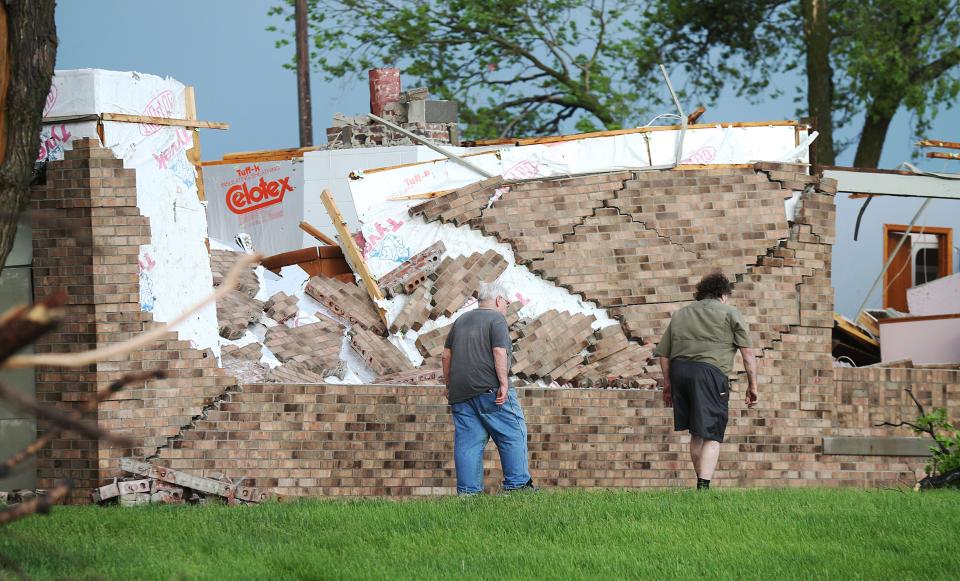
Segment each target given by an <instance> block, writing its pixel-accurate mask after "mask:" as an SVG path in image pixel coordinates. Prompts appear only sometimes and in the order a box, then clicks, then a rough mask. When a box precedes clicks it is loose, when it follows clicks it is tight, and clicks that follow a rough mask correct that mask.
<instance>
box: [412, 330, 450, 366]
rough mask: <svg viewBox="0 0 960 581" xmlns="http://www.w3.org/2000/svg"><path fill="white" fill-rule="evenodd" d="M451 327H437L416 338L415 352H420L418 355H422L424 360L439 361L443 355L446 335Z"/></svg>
mask: <svg viewBox="0 0 960 581" xmlns="http://www.w3.org/2000/svg"><path fill="white" fill-rule="evenodd" d="M451 327H452V325H444V326H442V327H437V328H436V329H433V330H431V331H427V332H426V333H423V334H421V335H419V336H418V337H417V341H416V345H417V350H418V351H420V355H423V358H424V359H427V360H430V359H432V360H434V361H439V358H440V356H441V355H442V354H443V344H444V342H445V341H446V340H447V334H448V333H449V332H450V329H451Z"/></svg>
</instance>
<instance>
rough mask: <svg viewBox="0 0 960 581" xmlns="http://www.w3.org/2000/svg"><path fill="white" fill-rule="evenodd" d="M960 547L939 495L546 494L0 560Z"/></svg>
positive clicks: (894, 556) (6, 544) (405, 570)
mask: <svg viewBox="0 0 960 581" xmlns="http://www.w3.org/2000/svg"><path fill="white" fill-rule="evenodd" d="M958 539H960V493H957V492H949V491H948V492H934V493H925V494H918V493H914V492H901V491H860V490H716V491H712V492H711V493H707V494H697V493H695V492H692V491H664V492H626V491H625V492H584V491H545V492H541V493H539V494H525V495H513V496H507V497H501V496H487V497H479V498H465V499H460V498H443V499H436V500H419V501H400V502H398V501H386V500H360V501H323V500H316V501H300V502H292V503H281V504H278V503H271V504H267V505H263V506H250V507H225V506H205V507H192V506H145V507H136V508H119V507H112V506H110V507H97V506H84V507H57V508H55V509H54V511H53V513H52V514H51V515H49V516H47V517H32V518H30V519H27V520H24V521H20V522H17V523H15V524H13V525H11V526H8V527H5V528H3V529H0V554H3V555H4V556H5V557H6V558H8V559H11V560H14V561H16V562H17V563H19V564H20V566H21V567H22V568H23V569H24V571H25V572H26V573H27V574H28V575H29V576H31V577H33V578H37V579H52V578H63V577H69V578H74V579H92V578H108V579H124V578H125V579H284V578H312V579H317V578H332V579H398V578H402V579H443V578H452V577H458V578H468V579H476V578H481V579H502V578H507V579H510V578H528V579H532V578H540V579H613V578H640V577H644V578H658V579H674V578H682V579H717V578H722V579H747V578H752V579H796V578H799V579H811V578H820V579H848V578H867V579H898V580H900V579H933V578H944V579H947V578H949V579H957V578H958V577H960V549H958V546H957V541H958ZM4 576H8V577H12V576H11V575H10V574H9V571H0V579H2V578H4Z"/></svg>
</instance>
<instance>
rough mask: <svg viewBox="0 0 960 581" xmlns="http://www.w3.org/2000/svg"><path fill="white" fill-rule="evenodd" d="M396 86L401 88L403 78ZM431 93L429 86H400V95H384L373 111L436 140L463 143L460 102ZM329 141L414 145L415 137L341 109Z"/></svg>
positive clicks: (339, 146) (341, 144)
mask: <svg viewBox="0 0 960 581" xmlns="http://www.w3.org/2000/svg"><path fill="white" fill-rule="evenodd" d="M396 86H397V88H398V89H399V79H398V80H397V81H396ZM371 97H372V95H371ZM429 97H430V95H429V93H428V92H427V90H426V89H422V88H418V89H411V90H409V91H399V90H398V94H397V95H396V96H394V97H392V98H388V99H386V100H383V99H381V100H380V102H379V103H377V106H376V107H375V109H376V110H374V111H372V112H373V113H374V114H376V115H378V116H380V117H383V118H384V119H386V120H387V121H390V122H392V123H395V124H396V125H399V126H400V127H402V128H404V129H406V130H407V131H410V132H411V133H415V134H417V135H420V136H422V137H426V138H428V139H430V140H431V141H433V142H434V143H441V144H447V145H455V146H456V145H460V129H459V126H458V125H457V117H458V115H457V103H456V102H455V101H432V100H430V99H429ZM327 143H328V145H327V147H328V148H329V149H342V148H349V147H374V146H388V145H389V146H398V145H412V144H413V141H412V140H411V139H410V138H409V137H407V136H406V135H404V134H402V133H400V132H399V131H395V130H393V129H391V128H389V127H386V126H385V125H382V124H380V123H377V122H374V121H373V119H371V118H370V116H369V115H355V116H346V115H342V114H340V113H337V114H335V115H334V117H333V127H328V128H327Z"/></svg>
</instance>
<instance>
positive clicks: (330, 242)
mask: <svg viewBox="0 0 960 581" xmlns="http://www.w3.org/2000/svg"><path fill="white" fill-rule="evenodd" d="M300 229H301V230H303V231H304V232H306V233H307V234H309V235H311V236H313V237H314V238H316V239H317V240H319V241H320V242H323V243H324V244H326V245H327V246H337V241H336V240H334V239H333V238H330V237H329V236H327V235H326V234H324V233H323V232H321V231H320V230H318V229H317V228H316V227H315V226H314V225H313V224H311V223H309V222H307V221H306V220H304V221H302V222H300Z"/></svg>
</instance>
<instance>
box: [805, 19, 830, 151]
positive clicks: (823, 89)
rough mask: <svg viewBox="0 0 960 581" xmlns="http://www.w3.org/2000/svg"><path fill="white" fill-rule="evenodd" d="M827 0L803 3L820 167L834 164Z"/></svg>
mask: <svg viewBox="0 0 960 581" xmlns="http://www.w3.org/2000/svg"><path fill="white" fill-rule="evenodd" d="M827 12H828V9H827V0H803V34H804V37H805V40H806V47H807V55H806V56H807V110H808V111H809V115H810V116H811V117H813V118H815V119H816V120H817V121H816V122H817V131H819V132H820V136H819V137H818V138H817V140H816V141H815V142H814V147H815V148H816V160H817V163H818V164H822V165H833V164H834V163H835V161H836V152H835V151H834V148H833V117H832V114H833V69H832V68H830V40H831V36H830V26H829V22H828V20H827Z"/></svg>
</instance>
